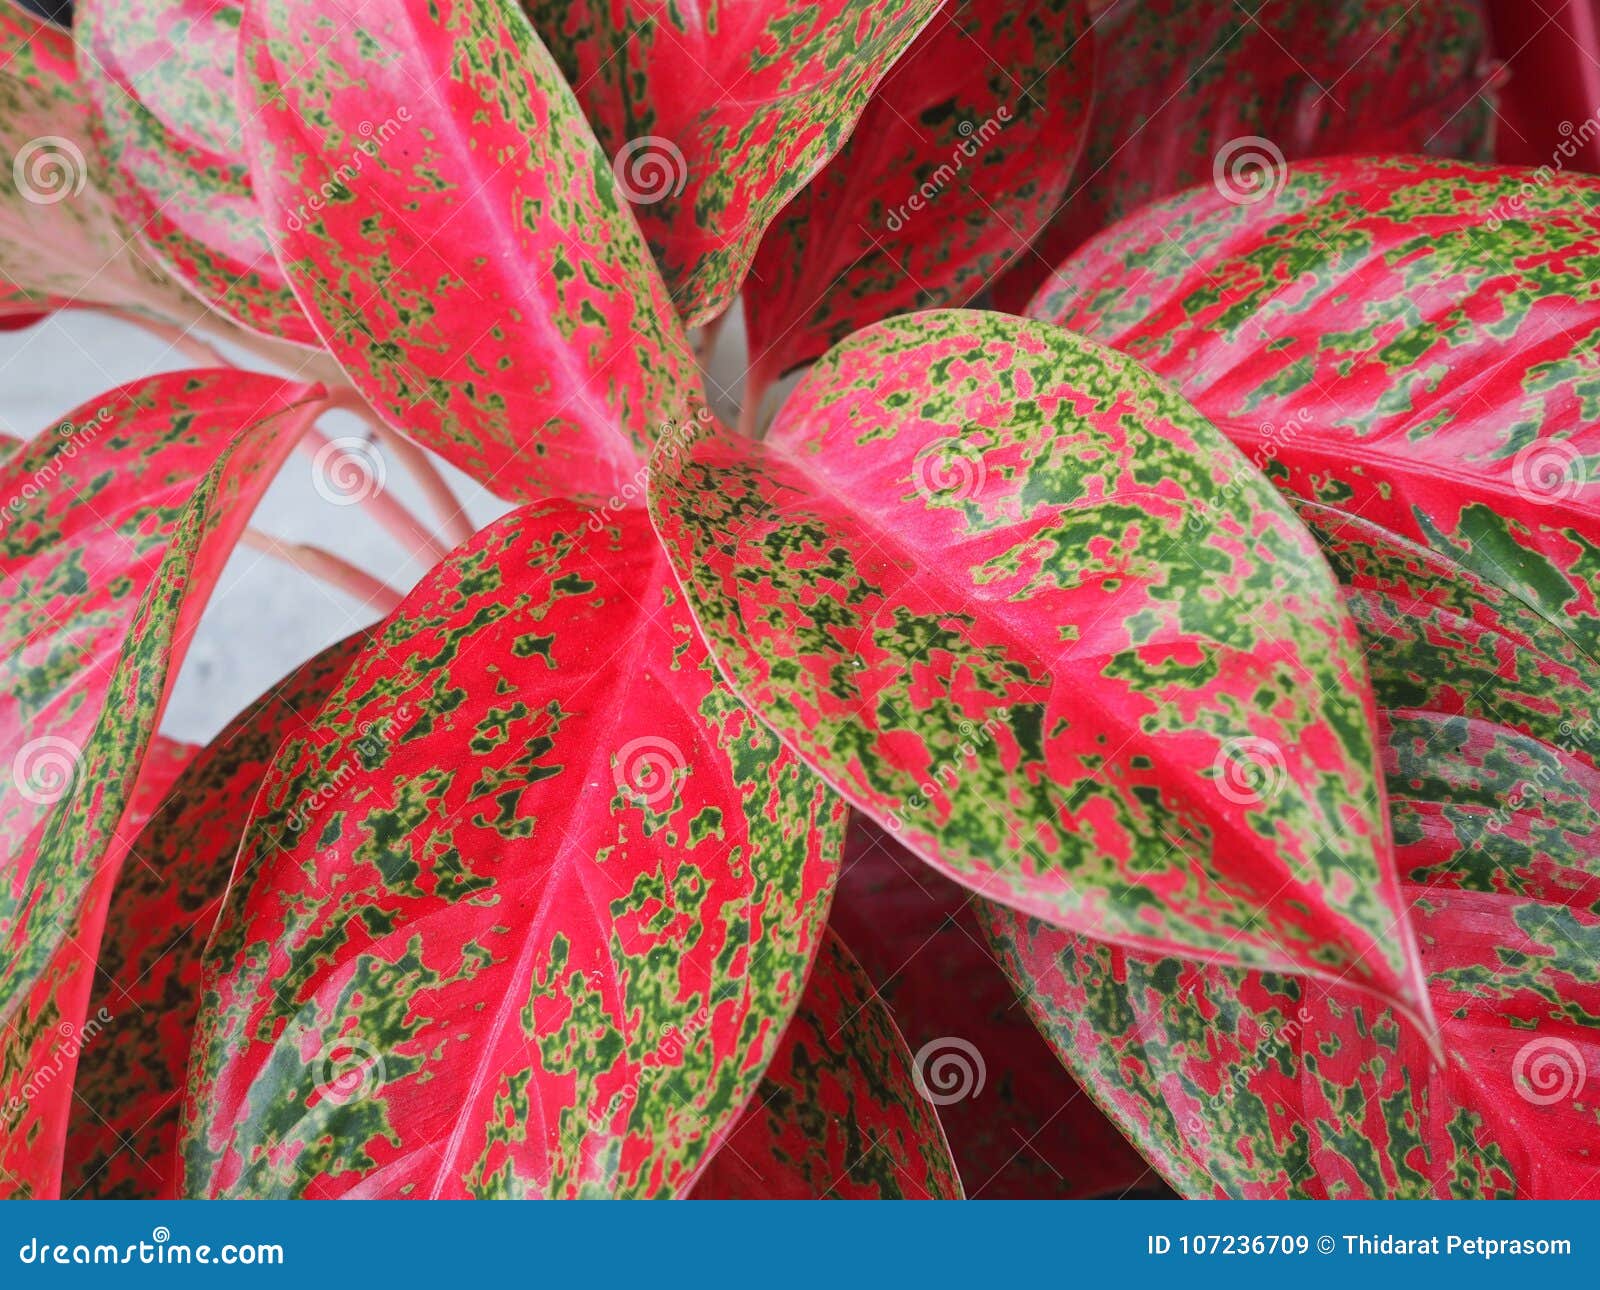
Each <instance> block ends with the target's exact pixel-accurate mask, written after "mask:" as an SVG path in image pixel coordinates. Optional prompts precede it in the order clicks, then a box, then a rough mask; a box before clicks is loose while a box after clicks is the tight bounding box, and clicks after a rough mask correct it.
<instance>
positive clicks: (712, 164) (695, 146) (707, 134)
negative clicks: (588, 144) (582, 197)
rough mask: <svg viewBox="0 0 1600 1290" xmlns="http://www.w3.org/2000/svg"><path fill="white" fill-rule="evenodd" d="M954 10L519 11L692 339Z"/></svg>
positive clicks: (871, 0) (638, 4)
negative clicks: (919, 45) (906, 60)
mask: <svg viewBox="0 0 1600 1290" xmlns="http://www.w3.org/2000/svg"><path fill="white" fill-rule="evenodd" d="M942 2H943V0H898V3H896V2H893V0H810V2H809V3H801V2H800V0H742V2H741V3H736V4H730V3H728V2H727V0H712V2H711V3H709V4H705V5H667V4H662V3H660V0H523V5H524V8H525V9H526V10H527V12H528V14H529V15H530V17H531V18H532V20H533V23H534V25H535V26H536V27H537V28H538V30H539V34H540V35H541V36H542V37H543V38H544V40H545V43H546V44H548V45H549V46H550V49H551V51H552V52H553V53H554V54H555V56H556V58H557V59H558V60H559V61H560V63H561V68H562V70H563V71H564V72H565V73H566V77H567V80H568V82H569V83H570V84H571V85H572V87H573V90H574V92H575V93H576V94H577V96H578V101H579V102H580V103H581V104H582V105H583V110H584V112H586V113H587V114H588V117H589V121H590V123H591V124H592V125H593V126H594V130H595V133H596V134H597V135H598V136H599V139H600V142H601V144H602V146H603V147H604V148H605V151H606V155H607V156H608V157H610V158H611V160H612V166H613V168H614V170H615V172H616V178H617V187H618V189H619V191H620V192H621V193H622V194H623V196H624V197H625V198H626V199H627V200H628V201H629V202H630V203H632V205H633V208H634V210H635V212H636V213H637V215H638V217H639V222H640V223H641V224H642V225H643V226H644V230H645V233H646V234H647V236H648V237H649V239H650V245H651V246H652V248H653V249H654V251H655V255H656V259H657V261H658V262H659V263H660V265H661V269H662V272H663V273H664V274H665V276H666V280H667V282H668V284H669V285H670V286H671V288H672V298H673V300H674V301H675V302H676V304H677V308H678V311H679V313H681V314H682V315H683V318H684V319H685V321H686V322H687V323H688V324H690V325H691V326H692V325H695V324H698V323H703V322H706V321H708V320H709V319H711V318H714V317H716V316H717V315H718V314H720V313H722V312H723V311H724V310H725V309H727V308H728V306H729V305H731V304H732V303H733V299H734V296H735V294H736V293H737V292H738V290H739V285H740V283H741V282H743V281H744V277H745V273H746V272H747V271H748V270H749V268H750V262H751V259H752V258H753V257H754V256H755V254H756V247H757V245H758V244H759V243H760V241H761V235H762V234H763V233H764V232H765V231H766V229H767V226H768V225H769V224H771V223H772V221H773V219H774V218H775V217H776V216H777V214H778V212H779V211H781V210H782V209H783V208H784V206H785V205H786V204H787V203H788V202H790V201H791V200H793V198H794V197H795V195H796V194H797V193H799V192H800V191H801V190H802V189H803V188H804V187H805V185H806V183H807V182H808V181H809V180H810V179H811V178H812V176H813V175H815V174H816V173H817V172H818V171H819V170H821V169H822V168H823V167H824V166H825V165H826V164H827V162H828V159H829V158H830V157H832V156H833V155H834V154H835V153H836V152H838V151H839V149H840V148H841V147H842V146H843V145H844V142H845V140H846V139H848V138H849V137H850V132H851V130H852V129H854V128H855V127H856V124H857V119H858V118H860V117H861V116H862V113H863V110H864V109H865V108H866V106H867V102H868V97H869V96H870V95H871V93H872V90H873V87H874V86H875V85H877V83H878V82H879V80H880V79H881V78H882V77H883V75H884V74H885V73H886V72H887V71H888V70H889V68H890V67H891V66H892V65H893V63H894V61H895V59H897V58H898V57H900V55H901V53H902V52H903V51H904V50H905V49H906V47H907V46H908V45H909V44H910V43H911V41H912V40H913V39H914V38H915V37H916V35H917V33H918V31H920V30H921V29H922V27H923V26H924V25H925V24H926V23H927V22H928V20H929V19H930V18H932V17H933V15H934V13H935V12H936V11H937V10H938V9H939V7H940V5H941V3H942Z"/></svg>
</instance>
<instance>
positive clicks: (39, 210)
mask: <svg viewBox="0 0 1600 1290" xmlns="http://www.w3.org/2000/svg"><path fill="white" fill-rule="evenodd" d="M91 115H92V113H91V108H90V104H89V99H88V95H87V94H86V93H85V91H84V89H83V87H82V86H81V85H80V84H79V82H78V79H77V73H76V71H75V70H74V68H73V44H72V37H71V36H69V35H67V34H66V33H65V32H63V31H61V30H60V29H59V28H57V27H53V26H51V25H50V24H48V23H45V22H42V21H41V20H39V19H38V18H35V17H34V16H33V15H32V14H28V13H25V12H24V11H23V10H22V9H20V8H19V7H17V6H16V5H13V4H0V281H3V284H4V285H3V289H0V313H4V314H7V315H22V316H27V315H32V314H37V313H39V312H41V309H54V308H57V307H59V306H61V305H65V304H81V305H115V306H119V307H127V308H138V309H151V310H154V311H155V312H159V313H162V314H163V315H165V316H169V317H184V316H185V315H186V312H187V313H192V312H193V306H192V305H191V304H190V303H189V302H188V300H187V298H186V297H185V296H184V294H183V293H182V292H179V291H178V290H177V289H176V288H175V287H173V286H172V285H171V284H170V283H168V282H166V281H165V280H164V279H163V277H162V275H161V274H160V273H159V271H157V270H156V269H155V268H154V267H153V266H151V265H149V264H147V263H146V262H145V261H144V259H143V258H142V257H141V255H140V252H139V250H138V248H137V246H136V245H134V244H133V236H134V235H133V230H132V229H131V228H129V227H128V226H127V225H126V224H125V223H124V222H123V221H122V219H121V218H120V217H119V216H118V214H117V212H116V210H115V208H114V205H113V203H112V201H111V199H110V197H109V196H108V195H107V194H106V193H105V192H104V191H103V190H102V188H101V186H100V183H99V181H98V177H97V176H96V174H95V173H94V171H95V168H96V162H97V157H96V154H95V149H94V142H93V140H92V138H91V127H90V121H91Z"/></svg>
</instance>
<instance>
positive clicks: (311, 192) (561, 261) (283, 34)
mask: <svg viewBox="0 0 1600 1290" xmlns="http://www.w3.org/2000/svg"><path fill="white" fill-rule="evenodd" d="M242 45H243V48H242V51H241V70H242V77H241V83H240V93H241V96H242V97H241V110H242V114H243V117H244V130H245V139H246V144H247V150H248V153H249V157H250V168H251V170H250V173H251V181H252V183H253V185H254V187H255V191H256V193H257V195H258V197H259V199H260V201H261V204H262V215H263V218H264V219H265V220H266V222H267V227H268V230H269V233H270V235H271V236H272V238H273V240H274V243H275V246H276V249H277V253H278V257H279V259H280V261H281V262H282V264H283V266H284V268H285V270H286V271H287V273H288V276H289V280H290V282H291V283H292V284H293V286H294V289H295V292H296V294H297V295H298V296H299V298H300V301H301V303H302V305H304V306H305V309H306V312H307V313H308V314H309V315H310V317H311V319H312V321H313V322H314V323H315V324H316V326H317V329H318V331H319V333H320V334H321V335H322V337H323V340H324V341H325V342H326V343H327V345H328V347H329V349H330V350H331V351H332V352H333V355H334V357H335V358H337V359H338V361H339V362H340V363H341V364H342V365H343V366H344V368H345V370H346V371H347V372H348V373H349V375H350V378H351V380H352V381H353V382H355V384H356V385H357V386H358V387H359V388H360V390H361V391H362V393H363V394H365V395H366V397H367V398H368V399H369V400H370V401H371V403H372V405H373V407H374V408H376V409H377V411H378V412H379V413H380V414H381V415H382V416H383V417H384V418H385V419H386V420H387V421H388V422H389V423H390V424H391V425H392V426H393V427H394V428H395V429H396V430H397V431H399V432H401V433H403V434H407V435H411V436H412V437H414V438H416V439H418V440H420V441H421V442H422V443H424V444H426V445H427V446H428V447H430V448H433V449H436V450H437V451H438V452H440V453H441V454H442V455H444V456H445V457H447V458H448V459H449V460H451V461H452V462H454V463H455V464H456V465H458V466H460V467H461V468H462V469H463V470H465V471H466V472H467V473H468V474H470V475H471V476H472V477H473V478H474V479H476V480H478V482H480V483H482V484H483V485H485V486H486V487H488V488H489V489H491V490H492V491H494V492H495V493H497V494H499V495H500V496H502V497H508V498H516V499H519V500H528V499H530V498H541V497H548V496H552V495H559V496H568V497H578V498H582V499H585V500H603V499H605V498H608V497H610V496H611V495H612V494H614V493H617V492H619V491H620V490H621V489H622V488H623V487H624V486H625V485H627V484H630V483H631V484H634V485H635V486H637V475H638V473H639V471H640V470H641V468H642V465H643V462H642V458H641V454H642V453H645V452H647V451H648V450H649V448H650V446H651V444H652V443H654V441H655V438H656V436H657V434H658V433H660V431H661V428H662V427H663V426H665V425H668V424H670V423H672V422H674V421H676V420H677V419H679V417H681V416H682V415H683V412H684V404H685V400H686V399H687V398H688V397H689V396H690V395H691V394H693V393H695V392H697V391H698V389H699V374H698V372H697V371H696V370H695V366H694V360H693V358H692V357H691V356H690V354H689V351H688V347H687V340H686V338H685V336H684V333H683V329H682V327H681V326H680V325H679V323H678V320H677V318H676V316H675V315H674V313H673V310H672V302H671V301H670V299H669V298H668V296H667V291H666V287H665V286H664V285H663V284H662V282H661V278H660V275H659V274H658V273H657V271H656V268H655V265H654V263H653V262H652V261H651V258H650V252H649V250H648V248H647V247H646V245H645V242H644V238H643V236H642V235H641V234H640V232H639V228H638V225H637V224H636V223H635V221H634V217H633V215H632V214H631V213H630V211H629V209H628V203H627V201H626V199H625V198H624V197H623V195H622V194H621V193H620V191H619V190H618V186H617V183H616V181H615V180H614V179H613V177H612V174H611V170H610V168H609V167H608V166H607V164H606V160H605V157H604V155H603V154H602V153H601V151H600V147H599V145H598V144H597V143H596V142H595V140H594V135H593V134H592V132H591V131H590V129H589V126H588V124H587V123H586V122H585V120H584V118H583V114H582V112H581V111H580V110H579V108H578V105H577V103H576V101H574V99H573V97H572V92H571V91H570V90H569V89H568V88H567V85H566V82H565V81H564V80H563V79H562V77H561V73H560V71H559V70H558V69H557V67H556V65H555V62H554V61H553V60H552V58H551V57H550V54H549V52H548V51H547V50H546V49H545V47H544V46H543V45H542V44H541V43H540V41H539V38H538V37H537V36H536V35H534V33H533V31H532V30H531V29H530V28H529V26H528V23H527V19H526V18H525V17H524V16H523V15H522V12H521V11H520V10H519V9H518V8H517V7H516V5H515V4H514V3H512V0H437V2H436V3H434V4H433V5H431V7H430V9H429V11H428V13H427V14H426V15H423V14H421V13H419V12H418V11H417V10H416V7H415V5H414V4H412V3H410V2H409V0H361V3H355V2H354V0H337V2H335V3H331V4H326V5H320V6H316V7H315V8H314V9H308V8H307V7H306V6H305V5H303V4H299V3H295V2H294V0H259V3H254V4H251V5H250V6H249V8H248V10H247V13H246V18H245V26H244V34H243V37H242Z"/></svg>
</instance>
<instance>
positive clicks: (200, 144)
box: [73, 0, 319, 345]
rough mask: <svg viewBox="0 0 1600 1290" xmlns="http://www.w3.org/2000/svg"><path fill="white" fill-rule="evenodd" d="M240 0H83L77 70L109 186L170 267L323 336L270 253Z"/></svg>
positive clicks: (233, 301)
mask: <svg viewBox="0 0 1600 1290" xmlns="http://www.w3.org/2000/svg"><path fill="white" fill-rule="evenodd" d="M243 11H244V6H243V5H242V4H237V3H229V2H228V0H78V3H77V5H76V7H75V9H74V12H73V35H74V37H75V38H76V40H77V58H78V67H79V70H80V72H81V74H82V79H83V83H84V85H85V87H86V88H87V91H88V95H89V97H90V99H91V100H92V101H93V104H94V107H95V110H96V121H95V138H96V141H97V143H98V144H99V146H100V151H101V152H102V153H103V155H104V157H105V162H106V171H107V174H106V182H107V186H108V187H109V189H110V191H111V194H112V195H113V197H114V198H115V199H116V202H117V204H118V207H119V209H120V211H121V213H122V215H123V217H124V218H125V219H126V220H127V222H128V224H129V225H130V226H132V227H134V228H137V229H138V230H139V233H140V236H141V237H142V238H143V239H144V241H145V242H146V243H147V244H148V245H149V247H150V249H151V250H152V252H153V253H154V254H155V255H156V256H157V257H159V259H160V260H161V262H162V264H163V265H164V266H165V268H166V269H167V271H168V272H169V273H171V274H172V275H173V276H174V277H176V278H178V279H180V280H181V281H183V282H185V283H186V284H188V286H189V287H190V288H191V289H192V290H193V291H194V292H195V293H196V294H197V295H199V296H200V297H201V299H203V300H205V301H206V302H207V303H208V304H210V305H211V306H212V307H213V308H216V309H219V310H221V311H222V312H223V313H225V314H227V315H228V316H229V317H230V318H232V319H234V320H235V321H237V322H240V323H243V324H244V325H245V326H247V327H251V328H254V329H255V330H257V331H261V332H265V333H267V334H268V335H272V336H277V337H282V338H284V339H288V340H294V341H299V342H300V343H302V344H306V345H316V344H319V342H318V340H317V334H316V332H315V331H314V330H313V329H312V327H311V323H310V321H309V320H308V319H307V318H306V316H305V314H304V313H303V312H302V311H301V309H300V306H299V304H298V303H297V302H296V300H295V298H294V293H293V291H291V290H290V288H289V284H288V281H287V279H286V278H285V277H284V276H283V272H282V270H281V269H280V268H279V267H278V262H277V260H276V259H275V258H274V256H273V253H272V244H271V243H270V242H269V241H268V239H267V234H266V229H265V227H264V226H263V224H262V221H261V216H260V213H259V212H258V210H257V207H256V199H255V194H254V193H253V192H252V190H251V187H250V173H249V167H248V163H247V162H246V159H245V155H244V146H243V141H242V140H241V138H240V123H239V112H238V108H237V106H236V100H235V74H236V69H237V66H238V61H239V24H240V22H241V20H242V18H243Z"/></svg>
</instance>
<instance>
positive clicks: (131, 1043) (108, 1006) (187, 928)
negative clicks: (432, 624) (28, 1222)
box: [62, 633, 366, 1199]
mask: <svg viewBox="0 0 1600 1290" xmlns="http://www.w3.org/2000/svg"><path fill="white" fill-rule="evenodd" d="M365 640H366V634H365V633H359V634H357V635H355V636H351V637H349V638H348V639H346V640H343V641H340V642H339V643H338V644H337V645H333V646H330V647H329V648H328V649H326V650H324V651H323V652H322V653H321V654H318V655H317V656H316V657H315V658H313V659H311V660H310V661H309V662H307V663H305V664H303V665H302V666H301V667H299V668H297V669H296V670H295V671H294V672H293V673H292V674H290V675H289V676H288V677H286V678H284V680H282V681H281V682H279V683H278V684H277V685H274V686H273V687H272V689H271V690H270V691H268V692H267V693H266V694H264V695H262V697H261V698H260V699H258V700H257V701H256V702H255V703H253V704H251V705H250V707H248V708H246V709H245V710H244V711H243V712H241V713H240V714H239V715H238V716H237V717H235V718H234V719H233V721H231V722H230V723H229V724H228V726H227V727H226V728H225V729H224V730H223V731H222V733H221V734H219V735H218V736H217V737H216V738H215V739H214V740H213V741H212V742H211V743H210V744H209V745H208V746H207V747H206V748H205V749H204V750H203V751H201V753H200V754H199V756H198V757H196V758H195V760H194V762H193V764H192V765H191V766H190V767H189V768H188V770H186V771H185V772H184V774H183V775H182V776H181V778H179V779H178V780H177V782H176V784H174V786H173V789H172V794H171V796H170V797H169V798H168V799H167V800H166V801H165V802H164V803H163V804H162V806H161V809H160V811H158V812H156V813H155V814H154V816H153V817H152V818H151V819H150V820H149V822H148V823H147V824H145V825H144V827H143V828H142V829H140V830H139V831H138V836H137V838H136V839H135V841H134V843H133V845H132V847H131V848H130V849H129V852H128V859H127V861H126V862H125V864H124V865H123V869H122V873H121V874H120V875H119V876H118V879H117V885H116V890H115V892H114V893H113V894H112V897H111V904H110V915H109V917H108V919H107V922H106V933H105V938H104V940H103V942H102V944H101V946H100V953H99V959H98V962H97V964H96V971H95V981H94V994H93V998H92V999H90V1001H89V1009H88V1015H89V1016H90V1017H95V1018H99V1019H102V1020H100V1021H97V1032H96V1036H95V1042H94V1043H92V1044H88V1045H86V1046H85V1048H84V1050H83V1054H82V1056H81V1057H80V1058H79V1061H78V1078H77V1083H76V1085H75V1086H74V1090H73V1091H74V1102H73V1108H72V1117H71V1127H70V1130H69V1133H68V1137H67V1142H66V1154H65V1172H64V1175H63V1178H62V1191H63V1193H64V1194H65V1195H68V1196H80V1197H84V1198H90V1199H159V1198H166V1197H172V1196H176V1195H177V1188H178V1129H179V1125H180V1122H181V1117H180V1116H179V1109H180V1105H181V1102H182V1098H183V1085H184V1072H185V1070H186V1068H187V1066H188V1060H189V1045H190V1041H191V1040H192V1038H193V1035H194V1027H195V1018H196V1015H197V1014H198V1012H199V1010H200V965H201V953H202V951H203V950H204V949H205V943H206V938H207V936H209V935H210V932H211V928H212V925H213V924H214V923H215V921H216V917H217V913H218V910H219V909H220V907H221V902H222V897H223V893H224V891H225V889H226V888H227V885H228V878H229V876H230V875H231V873H232V871H233V858H234V855H235V853H236V852H237V851H238V849H239V842H240V837H241V834H242V833H243V831H244V826H245V823H246V822H247V821H248V820H249V818H250V807H251V804H252V803H253V802H254V800H255V795H256V790H257V789H258V788H260V786H261V782H262V780H263V779H264V778H265V777H266V773H267V769H268V767H269V766H270V765H271V764H272V757H273V754H274V753H276V752H277V750H278V746H279V745H280V744H281V743H282V742H283V740H284V738H285V737H286V736H287V735H288V734H290V733H292V732H294V731H297V730H299V729H301V728H302V727H304V725H305V724H306V722H307V721H309V720H310V718H311V717H312V716H313V715H314V714H315V713H316V711H317V709H318V708H319V707H321V706H322V701H323V700H324V699H325V698H327V696H328V693H329V692H330V691H331V690H332V689H333V687H334V686H335V685H336V684H337V683H338V681H339V679H340V678H341V677H342V676H343V675H344V673H345V669H346V668H347V667H348V666H349V664H350V661H351V660H352V659H353V658H354V657H355V654H356V652H357V651H358V650H359V649H360V648H361V647H362V645H363V644H364V642H365Z"/></svg>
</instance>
